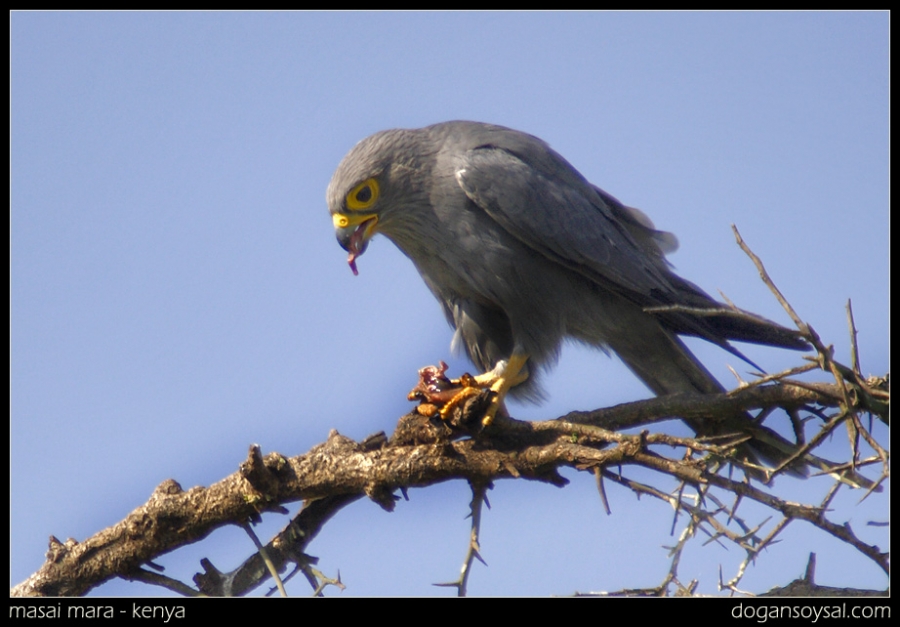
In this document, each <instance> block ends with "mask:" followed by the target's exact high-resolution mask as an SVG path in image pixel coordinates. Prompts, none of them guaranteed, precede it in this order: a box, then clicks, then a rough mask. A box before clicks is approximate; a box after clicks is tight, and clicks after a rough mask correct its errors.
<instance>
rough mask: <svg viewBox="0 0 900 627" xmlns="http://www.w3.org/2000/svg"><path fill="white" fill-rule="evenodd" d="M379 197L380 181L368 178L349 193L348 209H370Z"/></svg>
mask: <svg viewBox="0 0 900 627" xmlns="http://www.w3.org/2000/svg"><path fill="white" fill-rule="evenodd" d="M377 199H378V182H377V181H376V180H375V179H366V180H365V181H363V182H362V183H360V184H359V185H357V186H356V187H354V188H353V189H351V190H350V193H349V194H347V209H368V208H369V207H371V206H372V204H373V203H374V202H375V201H376V200H377Z"/></svg>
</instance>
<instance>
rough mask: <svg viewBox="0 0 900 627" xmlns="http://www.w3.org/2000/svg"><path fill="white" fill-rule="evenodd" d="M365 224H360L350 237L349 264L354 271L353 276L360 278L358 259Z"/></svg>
mask: <svg viewBox="0 0 900 627" xmlns="http://www.w3.org/2000/svg"><path fill="white" fill-rule="evenodd" d="M364 230H365V223H363V224H360V225H359V228H357V229H356V230H355V231H354V232H353V235H351V236H350V254H349V255H347V263H348V264H349V265H350V269H351V270H353V276H359V270H357V269H356V258H357V257H359V242H360V240H361V239H362V236H363V231H364Z"/></svg>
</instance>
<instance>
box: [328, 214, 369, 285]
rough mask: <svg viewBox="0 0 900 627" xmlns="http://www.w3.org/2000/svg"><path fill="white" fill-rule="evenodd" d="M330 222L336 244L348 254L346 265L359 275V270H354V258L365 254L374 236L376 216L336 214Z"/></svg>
mask: <svg viewBox="0 0 900 627" xmlns="http://www.w3.org/2000/svg"><path fill="white" fill-rule="evenodd" d="M332 220H333V221H334V233H335V235H336V236H337V241H338V244H340V245H341V248H343V249H344V250H346V251H347V252H349V253H350V254H349V255H348V256H347V264H349V266H350V269H351V270H352V271H353V274H354V276H356V275H358V274H359V270H357V269H356V258H357V257H359V256H361V255H362V254H363V253H364V252H366V247H367V246H368V245H369V240H370V239H372V236H373V235H374V234H375V225H376V224H378V216H375V215H345V214H343V213H336V214H334V215H333V216H332Z"/></svg>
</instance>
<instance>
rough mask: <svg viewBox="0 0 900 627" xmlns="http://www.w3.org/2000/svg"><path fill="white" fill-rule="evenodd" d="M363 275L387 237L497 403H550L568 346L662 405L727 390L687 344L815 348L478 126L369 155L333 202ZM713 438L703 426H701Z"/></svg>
mask: <svg viewBox="0 0 900 627" xmlns="http://www.w3.org/2000/svg"><path fill="white" fill-rule="evenodd" d="M327 201H328V208H329V211H330V213H331V215H332V219H333V222H334V226H335V230H336V235H337V239H338V242H339V243H340V245H341V246H342V247H343V248H344V249H345V250H347V251H348V252H349V258H348V261H349V264H350V267H351V269H352V270H353V272H354V274H355V273H356V272H357V268H356V263H357V259H358V258H359V256H360V255H362V254H363V253H364V252H365V250H366V246H367V245H368V243H369V240H370V239H371V238H372V237H373V236H374V235H375V234H377V233H381V234H383V235H384V236H385V237H387V238H388V239H390V240H391V241H393V242H394V244H396V245H397V247H398V248H399V249H400V250H401V251H403V252H404V253H405V254H406V256H407V257H409V258H410V259H411V260H412V262H413V263H414V264H415V266H416V269H417V270H418V271H419V274H421V276H422V278H423V279H424V281H425V283H426V284H427V285H428V287H429V289H430V290H431V292H432V293H433V294H434V295H435V297H436V298H437V299H438V301H439V302H440V303H441V306H442V307H443V310H444V313H445V314H446V317H447V320H448V321H449V322H450V324H451V325H452V326H453V327H454V329H455V330H456V331H455V334H454V344H456V345H459V346H462V347H463V348H464V349H465V351H466V353H467V355H468V357H469V359H471V361H472V362H473V363H474V364H475V365H476V366H477V367H478V368H479V369H480V370H481V371H482V373H483V374H482V375H479V376H477V377H474V380H475V382H476V385H477V386H480V387H489V388H490V389H492V390H493V391H494V392H496V395H495V397H494V401H493V403H492V405H491V406H490V408H489V409H488V412H487V417H486V419H485V424H488V423H489V422H490V420H491V418H492V417H493V416H494V414H495V412H496V411H497V409H498V408H499V407H500V406H501V403H502V400H503V398H504V396H505V395H506V394H507V393H508V392H509V393H510V394H512V395H513V396H521V397H532V398H535V397H537V396H538V395H539V388H538V386H537V378H538V375H539V373H540V370H541V369H542V368H545V367H547V366H549V365H552V364H553V363H554V360H555V359H556V357H557V355H558V353H559V350H560V346H561V344H562V342H563V340H565V339H566V338H573V339H575V340H578V341H581V342H584V343H587V344H590V345H593V346H597V347H600V348H602V349H604V350H612V351H614V352H615V353H616V354H617V355H618V356H619V357H621V359H622V361H623V362H624V363H625V364H626V365H627V366H628V368H630V369H631V371H632V372H634V374H635V375H637V376H638V377H639V378H640V379H641V380H642V381H643V382H644V383H645V384H646V385H647V386H648V387H649V388H650V389H651V390H652V391H653V392H654V393H655V394H657V395H663V394H672V393H678V392H695V393H716V392H722V391H724V388H723V387H722V386H721V385H720V384H719V382H718V381H716V379H715V378H714V377H713V376H712V375H711V374H710V373H709V371H708V370H707V369H706V368H705V367H704V366H703V365H702V364H701V363H700V362H699V361H698V360H697V358H696V357H695V356H694V355H693V354H692V353H691V352H690V350H688V348H687V347H686V346H685V345H684V344H683V343H682V341H681V340H680V339H679V337H678V336H679V335H691V336H697V337H701V338H703V339H705V340H708V341H710V342H713V343H715V344H718V345H719V346H721V347H723V348H725V349H726V350H729V351H731V352H733V353H735V354H737V355H740V353H739V352H738V351H737V350H736V349H734V348H733V347H732V346H731V345H730V344H729V340H738V341H742V342H753V343H758V344H766V345H772V346H780V347H786V348H792V349H802V348H806V343H805V342H804V340H802V339H801V338H800V336H799V335H798V333H796V332H795V331H791V330H789V329H786V328H784V327H781V326H778V325H777V324H775V323H773V322H770V321H769V320H766V319H763V318H760V317H757V316H753V315H752V314H748V313H747V312H743V313H742V315H739V316H737V315H733V314H734V311H733V310H732V311H729V309H730V308H729V307H726V306H725V305H723V304H721V303H719V302H717V301H715V300H713V299H712V298H711V297H710V296H709V295H707V294H706V293H705V292H703V290H701V289H700V288H699V287H697V286H696V285H694V284H693V283H691V282H689V281H686V280H685V279H682V278H681V277H679V276H678V275H676V274H675V273H674V272H673V271H672V269H671V268H670V266H669V264H668V263H667V261H666V259H665V253H668V252H671V251H673V250H674V249H675V248H676V247H677V241H676V240H675V237H674V236H673V235H671V234H670V233H666V232H662V231H658V230H656V229H655V228H654V226H653V223H652V222H651V221H650V220H649V219H648V218H647V216H645V215H644V214H643V213H642V212H640V211H639V210H637V209H633V208H631V207H627V206H625V205H623V204H622V203H621V202H619V201H618V200H616V198H614V197H613V196H611V195H610V194H608V193H606V192H605V191H603V190H602V189H600V188H599V187H597V186H595V185H592V184H591V183H590V182H588V181H587V180H586V179H585V177H584V176H582V175H581V174H580V173H579V172H578V171H577V170H576V169H575V168H574V167H573V166H572V165H570V164H569V162H568V161H566V160H565V159H564V158H563V157H562V156H560V155H559V154H558V153H556V152H555V151H554V150H552V149H551V148H550V147H549V146H548V145H547V144H546V143H545V142H543V141H542V140H540V139H538V138H537V137H534V136H532V135H528V134H526V133H523V132H520V131H516V130H512V129H509V128H505V127H502V126H495V125H490V124H483V123H478V122H464V121H455V122H445V123H441V124H435V125H433V126H427V127H425V128H420V129H394V130H387V131H382V132H379V133H376V134H374V135H372V136H370V137H368V138H366V139H364V140H362V141H361V142H359V143H358V144H357V145H356V146H355V147H354V148H353V149H352V150H351V151H350V152H349V153H348V154H347V156H346V157H344V159H343V161H342V162H341V163H340V165H339V166H338V168H337V171H336V172H335V173H334V176H333V178H332V179H331V183H330V185H329V186H328V192H327ZM689 424H690V426H691V427H692V428H694V430H695V431H699V432H706V434H709V433H708V430H705V429H704V428H703V425H702V424H691V423H689Z"/></svg>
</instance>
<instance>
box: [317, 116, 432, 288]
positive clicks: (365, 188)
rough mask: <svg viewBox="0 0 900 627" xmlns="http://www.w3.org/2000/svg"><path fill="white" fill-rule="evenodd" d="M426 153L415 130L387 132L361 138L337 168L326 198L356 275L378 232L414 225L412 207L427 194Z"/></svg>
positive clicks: (395, 231)
mask: <svg viewBox="0 0 900 627" xmlns="http://www.w3.org/2000/svg"><path fill="white" fill-rule="evenodd" d="M422 156H423V151H422V150H421V141H420V138H419V137H418V136H417V135H416V133H415V132H413V131H407V130H402V129H396V130H390V131H382V132H380V133H376V134H375V135H372V136H371V137H368V138H366V139H364V140H362V141H361V142H359V143H358V144H357V145H356V146H355V147H354V148H353V149H352V150H351V151H350V152H349V153H347V156H346V157H344V159H343V160H342V161H341V163H340V165H339V166H338V168H337V170H335V173H334V176H332V177H331V183H330V184H329V185H328V192H327V194H326V199H327V201H328V210H329V212H330V213H331V219H332V222H333V223H334V231H335V235H336V236H337V240H338V243H339V244H340V245H341V247H342V248H343V249H344V250H346V251H347V252H348V253H350V254H349V256H348V257H347V263H349V264H350V269H351V270H353V274H358V271H357V269H356V259H357V258H358V257H359V256H361V255H362V254H363V253H364V252H365V251H366V247H367V246H368V244H369V240H370V239H372V237H373V236H374V235H375V234H376V233H384V234H385V235H387V236H388V237H391V236H392V235H399V234H400V233H401V232H403V231H404V230H406V229H407V228H410V227H409V224H410V206H411V205H414V204H417V202H418V199H419V198H420V197H421V194H420V193H418V191H419V188H421V187H422V186H421V185H420V184H417V183H416V181H419V183H421V180H422V177H421V176H420V174H419V173H420V161H421V157H422ZM404 225H406V226H404Z"/></svg>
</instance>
